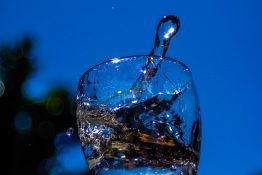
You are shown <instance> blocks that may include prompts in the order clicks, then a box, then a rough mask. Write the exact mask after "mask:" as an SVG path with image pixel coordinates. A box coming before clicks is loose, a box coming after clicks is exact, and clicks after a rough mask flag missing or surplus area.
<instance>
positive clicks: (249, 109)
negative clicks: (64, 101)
mask: <svg viewBox="0 0 262 175" xmlns="http://www.w3.org/2000/svg"><path fill="white" fill-rule="evenodd" d="M261 9H262V1H260V0H217V1H214V0H198V1H195V0H188V1H181V0H180V1H179V0H132V1H130V0H97V1H91V0H76V1H72V0H63V1H62V0H56V1H51V0H45V1H35V0H23V1H21V0H1V1H0V44H13V43H15V42H17V41H20V40H21V39H22V38H23V37H24V36H26V35H27V36H28V35H29V36H32V37H33V38H34V39H35V40H34V41H35V47H34V52H33V54H32V59H33V60H34V61H35V62H36V63H37V64H36V65H37V67H38V71H37V72H36V73H35V74H34V75H33V76H32V77H31V80H30V81H28V82H27V84H26V85H25V90H26V93H27V94H28V95H30V96H31V97H33V98H40V97H43V96H44V95H45V93H46V92H47V91H48V90H49V89H51V88H53V87H54V86H56V85H57V84H60V85H64V86H67V87H68V88H69V89H70V90H72V91H73V92H76V88H77V82H78V79H79V78H80V76H81V74H82V73H83V72H84V71H85V70H86V69H88V68H89V67H91V66H93V65H95V64H97V63H100V62H102V61H105V60H108V59H110V58H113V57H119V56H126V55H135V54H147V53H149V51H150V50H151V48H152V46H153V40H154V36H155V29H156V26H157V23H158V21H159V20H160V19H161V18H162V17H163V16H164V15H169V14H176V15H178V16H179V17H180V20H181V28H180V31H179V33H178V34H177V36H176V37H175V38H174V39H173V40H172V43H171V47H170V49H169V51H168V53H167V56H170V57H175V58H177V59H178V60H180V61H182V62H184V63H185V64H187V65H188V66H189V67H190V68H191V70H192V72H193V76H194V80H195V83H196V86H197V89H198V93H199V96H200V102H201V107H202V117H203V118H202V123H203V130H202V131H203V142H202V152H201V162H200V167H199V168H200V169H199V175H221V174H223V175H231V174H237V175H252V173H254V172H257V171H262V126H261V125H262V103H261V99H262V92H261V90H262V69H261V65H262V32H261V31H262V10H261Z"/></svg>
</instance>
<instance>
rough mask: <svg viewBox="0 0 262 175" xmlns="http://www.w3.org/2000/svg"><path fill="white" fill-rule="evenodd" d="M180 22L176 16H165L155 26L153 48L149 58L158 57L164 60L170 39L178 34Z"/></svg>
mask: <svg viewBox="0 0 262 175" xmlns="http://www.w3.org/2000/svg"><path fill="white" fill-rule="evenodd" d="M179 27H180V21H179V19H178V17H177V16H165V17H164V18H163V19H162V20H161V21H160V22H159V23H158V26H157V31H156V37H155V43H154V48H153V49H152V51H151V53H150V56H151V57H152V56H154V55H158V56H161V57H160V58H164V57H165V55H166V52H167V50H168V46H169V43H170V40H171V39H172V37H173V36H174V35H175V34H176V33H177V32H178V30H179Z"/></svg>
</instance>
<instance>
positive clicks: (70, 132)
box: [66, 127, 74, 137]
mask: <svg viewBox="0 0 262 175" xmlns="http://www.w3.org/2000/svg"><path fill="white" fill-rule="evenodd" d="M73 134H74V128H72V127H70V128H69V129H68V130H67V131H66V135H67V136H68V137H71V136H72V135H73Z"/></svg>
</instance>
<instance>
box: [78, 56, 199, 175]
mask: <svg viewBox="0 0 262 175" xmlns="http://www.w3.org/2000/svg"><path fill="white" fill-rule="evenodd" d="M148 57H149V55H137V56H128V57H122V58H114V59H111V60H109V61H106V62H103V63H101V64H98V65H96V66H94V67H92V68H90V69H89V70H87V71H86V72H85V73H84V74H83V75H82V77H81V78H80V80H79V86H78V93H77V99H76V103H77V112H76V113H77V124H78V134H79V138H80V141H81V145H82V149H83V153H84V156H85V158H86V162H87V165H88V168H89V173H90V174H99V175H100V174H101V175H103V174H105V175H106V174H110V175H114V174H120V175H121V174H125V175H128V174H132V175H136V174H137V175H143V174H146V175H149V174H154V175H156V174H159V175H172V174H173V175H176V174H179V175H181V174H183V175H195V174H196V173H197V167H198V163H199V151H200V139H201V126H200V125H201V121H200V113H199V111H200V110H199V109H200V107H199V102H198V97H197V93H196V89H195V86H194V82H193V79H192V75H191V71H190V70H189V68H188V67H187V66H186V65H185V64H183V63H182V62H180V61H178V60H175V59H172V58H168V57H164V58H162V57H159V56H153V57H154V58H153V59H161V65H159V67H158V69H157V71H156V72H154V74H153V76H152V73H150V72H149V73H148V72H147V71H148V70H145V69H143V67H144V66H145V63H146V62H147V60H148ZM150 57H152V55H150ZM141 75H143V76H149V75H151V77H150V78H149V79H145V78H142V79H141V78H139V77H141Z"/></svg>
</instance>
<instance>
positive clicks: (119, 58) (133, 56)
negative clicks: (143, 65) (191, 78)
mask: <svg viewBox="0 0 262 175" xmlns="http://www.w3.org/2000/svg"><path fill="white" fill-rule="evenodd" d="M147 56H148V57H149V56H150V55H129V56H123V57H114V58H112V59H110V60H106V61H103V62H101V63H98V64H96V65H94V66H92V67H90V68H89V69H88V70H87V71H85V72H84V73H83V74H82V76H81V77H80V80H81V79H82V78H83V77H84V76H85V75H87V74H88V73H89V72H91V71H93V70H94V69H95V68H97V67H99V66H101V65H104V64H107V63H110V62H113V63H114V61H115V63H118V62H121V61H122V60H121V59H127V58H135V57H147ZM153 57H156V58H160V57H161V56H158V55H153ZM118 60H119V61H118ZM163 60H167V61H172V62H174V63H177V64H180V65H181V66H183V67H184V68H186V69H189V67H188V66H187V65H186V64H185V63H183V62H182V61H179V60H177V59H175V58H170V57H166V56H165V57H163Z"/></svg>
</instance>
